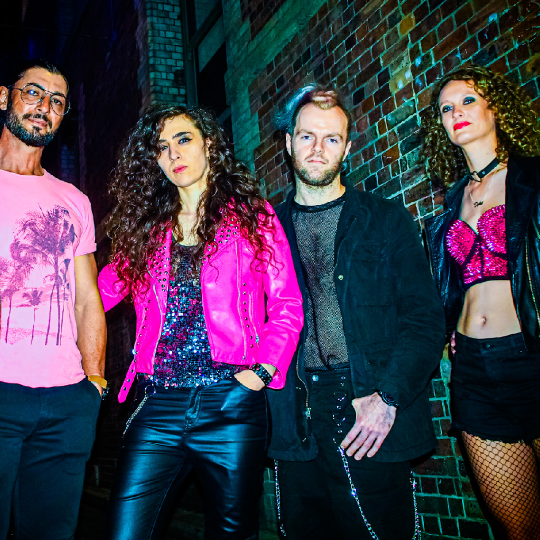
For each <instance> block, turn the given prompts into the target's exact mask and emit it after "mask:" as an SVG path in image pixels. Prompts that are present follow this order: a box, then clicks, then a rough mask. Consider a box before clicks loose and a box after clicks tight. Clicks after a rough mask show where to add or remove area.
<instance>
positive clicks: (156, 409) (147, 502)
mask: <svg viewBox="0 0 540 540" xmlns="http://www.w3.org/2000/svg"><path fill="white" fill-rule="evenodd" d="M153 392H154V393H153ZM146 394H147V396H148V395H149V397H148V398H147V399H146V401H145V403H144V405H143V406H142V407H141V408H140V410H139V412H138V413H137V415H136V416H135V417H134V418H133V420H132V422H131V424H130V426H129V428H128V429H127V432H126V434H125V437H124V446H123V448H122V453H121V456H120V463H119V467H118V471H117V476H116V483H115V486H114V488H113V492H112V494H111V502H110V509H109V517H108V535H107V538H109V539H110V540H150V539H152V540H154V539H158V538H160V537H161V534H162V531H163V526H164V521H166V517H167V514H168V513H169V512H168V511H169V510H171V506H172V504H173V503H174V499H175V495H176V493H177V491H178V488H179V486H180V484H181V482H182V480H183V479H184V478H185V477H186V475H187V474H188V472H190V471H191V470H192V469H194V470H195V472H196V474H197V476H198V478H199V480H200V481H201V484H202V486H203V489H204V495H205V509H206V527H205V538H207V539H233V538H234V539H235V540H249V539H255V538H257V534H258V509H259V499H260V495H261V489H262V480H263V471H264V460H265V454H266V447H267V439H268V416H267V402H266V393H265V391H264V390H262V391H260V392H256V391H253V390H249V389H248V388H246V387H244V386H243V385H241V384H240V383H239V382H238V381H237V380H236V379H235V378H234V377H233V378H231V379H225V380H223V381H220V382H219V383H216V384H213V385H211V386H206V387H197V388H186V389H161V388H154V387H153V386H147V387H146Z"/></svg>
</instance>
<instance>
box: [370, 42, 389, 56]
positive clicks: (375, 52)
mask: <svg viewBox="0 0 540 540" xmlns="http://www.w3.org/2000/svg"><path fill="white" fill-rule="evenodd" d="M385 50H386V47H385V46H384V40H383V39H379V41H377V43H375V45H373V47H371V56H372V57H373V58H377V57H379V56H381V54H383V52H384V51H385Z"/></svg>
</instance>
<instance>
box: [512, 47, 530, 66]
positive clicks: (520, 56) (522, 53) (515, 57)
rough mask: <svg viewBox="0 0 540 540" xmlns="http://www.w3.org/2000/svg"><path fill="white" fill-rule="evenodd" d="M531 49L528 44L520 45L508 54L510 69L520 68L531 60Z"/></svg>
mask: <svg viewBox="0 0 540 540" xmlns="http://www.w3.org/2000/svg"><path fill="white" fill-rule="evenodd" d="M529 56H530V53H529V47H528V45H527V44H526V43H523V44H522V45H519V46H518V47H516V48H515V49H513V50H512V51H510V52H509V53H508V65H509V66H510V69H513V68H515V67H518V66H520V65H521V64H523V62H525V61H527V60H528V59H529Z"/></svg>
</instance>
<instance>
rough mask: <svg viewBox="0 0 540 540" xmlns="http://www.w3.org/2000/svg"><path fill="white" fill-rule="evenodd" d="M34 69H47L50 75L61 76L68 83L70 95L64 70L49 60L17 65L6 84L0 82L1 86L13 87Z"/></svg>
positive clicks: (43, 59)
mask: <svg viewBox="0 0 540 540" xmlns="http://www.w3.org/2000/svg"><path fill="white" fill-rule="evenodd" d="M32 68H41V69H45V70H46V71H48V72H49V73H52V74H53V75H61V76H62V77H63V78H64V81H66V87H67V93H69V83H68V80H67V77H66V76H65V75H64V73H63V72H62V70H61V69H60V68H59V67H58V66H57V65H56V64H54V63H53V62H51V61H50V60H47V59H45V58H34V59H31V60H24V61H23V62H21V63H20V64H18V65H16V66H15V67H14V68H13V69H12V70H11V71H10V72H9V74H8V76H7V79H6V81H5V82H6V83H7V84H4V81H0V85H2V86H8V87H9V86H13V85H14V84H15V83H16V82H17V81H18V80H20V79H22V78H23V77H24V76H25V74H26V72H27V71H28V70H29V69H32Z"/></svg>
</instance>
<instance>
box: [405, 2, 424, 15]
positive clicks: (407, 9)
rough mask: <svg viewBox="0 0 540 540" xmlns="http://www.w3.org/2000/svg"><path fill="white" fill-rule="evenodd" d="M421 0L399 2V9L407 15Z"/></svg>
mask: <svg viewBox="0 0 540 540" xmlns="http://www.w3.org/2000/svg"><path fill="white" fill-rule="evenodd" d="M421 2H422V0H405V2H403V4H401V11H402V13H403V15H408V14H409V13H411V12H412V11H413V10H414V9H416V8H417V7H418V6H419V5H420V3H421Z"/></svg>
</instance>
